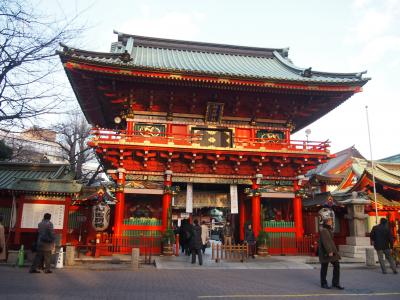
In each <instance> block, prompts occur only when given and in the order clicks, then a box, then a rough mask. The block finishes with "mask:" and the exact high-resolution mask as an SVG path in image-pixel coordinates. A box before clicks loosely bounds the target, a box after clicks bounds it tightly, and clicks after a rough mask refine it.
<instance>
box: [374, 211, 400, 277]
mask: <svg viewBox="0 0 400 300" xmlns="http://www.w3.org/2000/svg"><path fill="white" fill-rule="evenodd" d="M370 238H371V240H372V241H373V243H374V248H375V250H376V253H378V259H379V264H380V265H381V269H382V273H383V274H386V265H385V261H384V260H383V255H384V254H385V257H386V259H387V260H388V261H389V263H390V267H391V269H392V270H393V273H394V274H397V270H396V264H395V262H394V260H393V257H392V255H391V253H390V252H391V250H390V249H393V235H392V233H391V232H390V230H389V228H388V226H387V220H386V219H385V218H382V219H381V221H380V224H379V225H375V226H374V227H373V228H372V230H371V234H370Z"/></svg>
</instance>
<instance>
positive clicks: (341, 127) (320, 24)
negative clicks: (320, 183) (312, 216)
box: [40, 0, 400, 159]
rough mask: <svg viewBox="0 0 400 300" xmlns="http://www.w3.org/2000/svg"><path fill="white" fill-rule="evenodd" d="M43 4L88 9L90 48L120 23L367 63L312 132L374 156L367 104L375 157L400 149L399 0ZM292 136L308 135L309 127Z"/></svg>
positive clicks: (102, 47)
mask: <svg viewBox="0 0 400 300" xmlns="http://www.w3.org/2000/svg"><path fill="white" fill-rule="evenodd" d="M40 8H41V9H42V10H43V11H44V12H46V13H47V14H53V15H56V14H58V15H62V14H65V15H67V16H71V15H72V14H74V13H75V12H78V11H82V10H85V11H84V12H83V13H82V14H81V16H80V21H81V22H86V24H87V26H88V30H87V31H86V33H85V35H84V36H83V37H82V39H80V41H79V42H77V43H76V44H75V45H72V46H76V47H78V48H83V49H87V50H94V51H109V48H110V44H111V42H113V41H115V40H116V35H114V34H113V33H112V32H113V29H115V30H118V31H121V32H125V33H131V34H137V35H148V36H155V37H161V38H174V39H183V40H193V41H202V42H213V43H226V44H234V45H243V46H259V47H290V51H289V58H290V59H292V61H293V62H294V64H295V65H297V66H299V67H310V66H311V67H312V68H313V69H314V70H322V71H338V72H356V71H362V70H368V73H367V76H368V77H372V80H371V81H370V82H369V83H368V84H367V85H366V86H365V88H364V92H362V93H359V94H356V95H355V96H353V97H352V98H350V99H349V100H348V101H347V102H345V103H344V104H342V105H341V106H339V107H338V108H336V109H335V110H334V111H332V112H331V113H329V114H328V115H326V116H324V117H322V118H321V119H320V120H318V121H316V122H314V123H313V124H311V125H310V126H308V128H310V129H311V132H312V133H311V135H310V137H309V139H310V140H317V141H323V140H327V139H329V140H330V141H332V148H331V151H332V152H333V153H334V152H336V151H339V150H342V149H344V148H347V147H350V146H352V145H355V146H356V147H357V148H358V149H359V150H360V151H361V153H362V154H363V155H364V156H366V157H368V158H369V157H370V151H369V145H368V133H367V123H366V112H365V106H366V105H368V106H369V116H370V125H371V133H372V142H373V156H374V159H379V158H383V157H386V156H390V155H394V154H398V153H400V139H399V138H398V132H400V122H399V120H400V103H399V95H398V94H399V83H398V82H399V76H398V70H399V67H400V57H399V55H398V54H399V53H400V1H396V0H393V1H390V0H355V1H351V0H341V1H339V0H335V1H319V0H313V1H311V0H310V1H306V0H304V1H295V0H291V1H290V0H286V1H285V0H279V1H272V0H263V1H262V0H253V1H252V0H248V1H243V0H239V1H235V0H218V1H217V0H215V1H212V0H201V1H198V0H197V1H189V0H186V1H172V0H170V1H162V0H160V1H151V0H147V1H136V0H126V1H124V0H114V1H109V0H107V1H105V0H98V1H94V0H87V1H86V0H79V1H78V0H76V1H68V3H66V1H61V0H58V1H51V0H47V1H44V0H42V1H41V2H40ZM64 77H65V76H64ZM65 79H66V77H65ZM293 138H295V139H305V133H304V130H302V131H300V132H299V133H297V134H295V135H294V136H293Z"/></svg>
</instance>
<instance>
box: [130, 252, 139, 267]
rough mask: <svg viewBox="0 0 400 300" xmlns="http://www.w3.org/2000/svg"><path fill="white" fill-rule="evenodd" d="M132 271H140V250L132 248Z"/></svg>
mask: <svg viewBox="0 0 400 300" xmlns="http://www.w3.org/2000/svg"><path fill="white" fill-rule="evenodd" d="M131 264H132V269H139V248H132V258H131Z"/></svg>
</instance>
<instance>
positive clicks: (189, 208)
mask: <svg viewBox="0 0 400 300" xmlns="http://www.w3.org/2000/svg"><path fill="white" fill-rule="evenodd" d="M186 212H187V213H192V212H193V184H192V183H188V184H187V188H186Z"/></svg>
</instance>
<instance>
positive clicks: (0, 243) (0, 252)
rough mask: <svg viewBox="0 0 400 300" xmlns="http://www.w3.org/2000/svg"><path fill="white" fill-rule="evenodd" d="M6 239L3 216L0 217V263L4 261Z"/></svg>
mask: <svg viewBox="0 0 400 300" xmlns="http://www.w3.org/2000/svg"><path fill="white" fill-rule="evenodd" d="M6 253H7V252H6V237H5V234H4V226H3V216H2V215H0V261H2V260H6Z"/></svg>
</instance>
